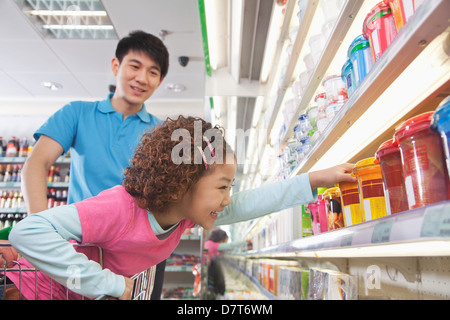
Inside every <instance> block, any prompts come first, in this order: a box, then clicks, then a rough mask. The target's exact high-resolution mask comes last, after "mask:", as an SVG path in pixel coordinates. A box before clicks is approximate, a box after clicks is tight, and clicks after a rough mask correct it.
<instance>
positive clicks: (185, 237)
mask: <svg viewBox="0 0 450 320" xmlns="http://www.w3.org/2000/svg"><path fill="white" fill-rule="evenodd" d="M200 239H201V236H198V235H194V234H183V235H182V236H181V240H200Z"/></svg>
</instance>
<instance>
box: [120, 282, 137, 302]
mask: <svg viewBox="0 0 450 320" xmlns="http://www.w3.org/2000/svg"><path fill="white" fill-rule="evenodd" d="M124 278H125V291H124V292H123V294H122V295H121V296H120V297H119V300H131V293H132V291H133V284H134V281H133V280H131V279H130V278H127V277H124Z"/></svg>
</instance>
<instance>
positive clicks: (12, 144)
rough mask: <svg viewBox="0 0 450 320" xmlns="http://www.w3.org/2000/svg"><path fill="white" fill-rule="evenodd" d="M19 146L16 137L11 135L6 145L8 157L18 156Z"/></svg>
mask: <svg viewBox="0 0 450 320" xmlns="http://www.w3.org/2000/svg"><path fill="white" fill-rule="evenodd" d="M18 151H19V148H18V146H17V141H16V137H14V136H13V137H11V139H10V140H9V141H8V145H7V146H6V155H5V156H6V157H17V155H18Z"/></svg>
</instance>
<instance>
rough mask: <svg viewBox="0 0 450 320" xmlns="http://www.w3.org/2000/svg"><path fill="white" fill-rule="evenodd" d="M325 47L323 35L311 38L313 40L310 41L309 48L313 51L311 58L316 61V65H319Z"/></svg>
mask: <svg viewBox="0 0 450 320" xmlns="http://www.w3.org/2000/svg"><path fill="white" fill-rule="evenodd" d="M324 46H325V39H324V38H323V35H321V34H316V35H314V36H311V38H310V39H309V47H310V49H311V56H312V59H313V61H314V65H317V63H318V62H319V60H320V57H321V55H322V51H323V47H324Z"/></svg>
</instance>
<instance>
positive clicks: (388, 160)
mask: <svg viewBox="0 0 450 320" xmlns="http://www.w3.org/2000/svg"><path fill="white" fill-rule="evenodd" d="M375 163H379V164H380V167H381V174H382V176H383V186H384V199H385V201H386V209H387V212H388V214H394V213H398V212H402V211H406V210H408V209H409V207H408V198H407V196H406V187H405V180H404V178H403V173H402V157H401V155H400V149H399V148H398V146H397V145H395V144H394V141H393V140H392V139H391V140H388V141H386V142H384V143H383V144H381V146H380V147H379V148H378V150H377V152H376V153H375Z"/></svg>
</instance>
